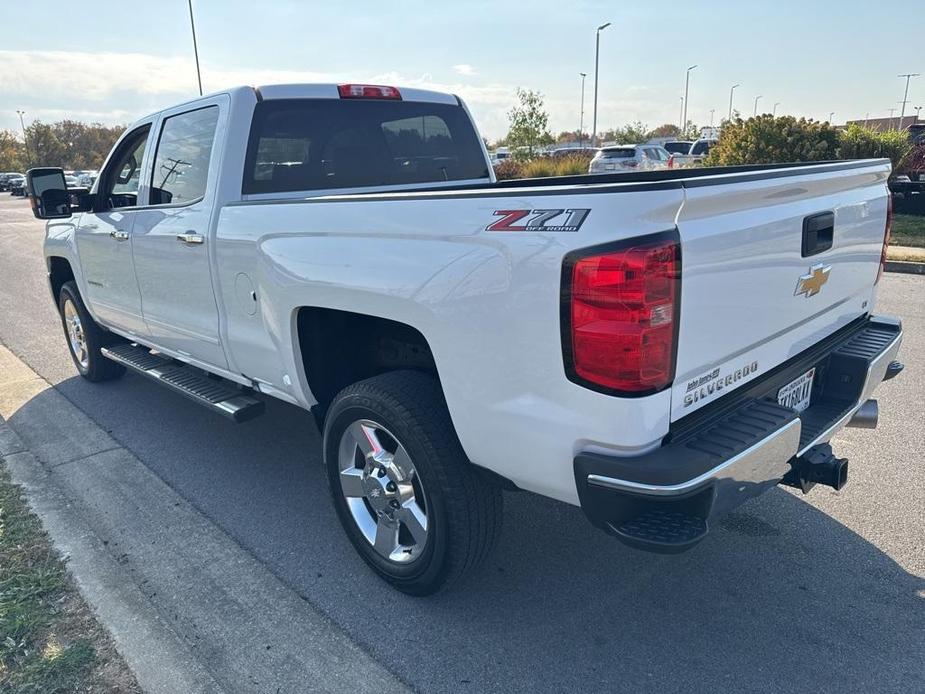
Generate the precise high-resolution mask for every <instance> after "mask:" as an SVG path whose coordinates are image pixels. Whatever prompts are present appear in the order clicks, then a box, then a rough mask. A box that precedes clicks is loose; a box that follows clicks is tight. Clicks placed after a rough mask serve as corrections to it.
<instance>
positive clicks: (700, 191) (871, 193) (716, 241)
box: [671, 164, 889, 421]
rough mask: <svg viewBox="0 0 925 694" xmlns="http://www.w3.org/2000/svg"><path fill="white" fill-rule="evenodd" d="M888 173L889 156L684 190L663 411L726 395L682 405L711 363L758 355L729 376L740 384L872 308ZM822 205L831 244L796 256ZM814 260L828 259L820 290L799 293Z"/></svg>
mask: <svg viewBox="0 0 925 694" xmlns="http://www.w3.org/2000/svg"><path fill="white" fill-rule="evenodd" d="M837 167H838V165H831V168H833V169H836V168H837ZM821 168H822V169H823V170H824V169H825V168H826V167H825V166H822V167H821ZM888 175H889V167H888V166H887V165H886V164H873V165H871V166H870V167H867V168H861V169H851V170H848V171H843V170H842V171H834V172H832V173H828V174H822V175H820V174H809V175H807V176H790V177H783V178H769V179H765V180H753V181H750V182H749V183H748V184H747V185H740V186H739V185H737V186H736V189H735V190H731V189H730V188H727V187H725V186H701V187H690V188H687V189H686V190H685V200H684V205H683V206H682V208H681V210H680V212H679V214H678V228H679V230H680V233H681V243H682V249H683V250H682V253H683V259H682V263H683V270H682V273H683V278H684V279H683V281H682V290H681V293H682V296H681V324H680V335H679V339H678V360H677V367H676V372H675V382H674V386H673V389H672V390H673V396H672V415H671V419H672V421H673V420H676V419H678V418H680V417H682V416H684V415H686V414H689V413H691V412H693V411H695V410H697V409H699V408H700V407H702V406H704V405H706V404H708V403H710V402H712V401H713V400H716V399H717V398H719V397H721V396H722V395H723V391H722V390H716V391H714V392H713V393H710V394H707V395H706V397H703V398H701V399H699V400H698V401H697V402H695V403H691V404H689V405H688V404H686V402H685V395H687V394H688V393H689V392H691V391H689V390H688V387H689V386H690V384H691V383H692V382H693V381H694V380H696V379H699V378H700V377H702V376H704V375H705V374H710V373H712V372H713V371H714V370H716V369H719V376H720V377H725V376H727V375H730V374H734V373H735V372H736V370H739V369H742V368H743V367H745V366H746V365H750V364H752V363H755V362H757V364H758V368H757V369H756V370H754V371H752V372H751V373H749V374H748V375H746V376H744V377H743V378H742V379H741V381H737V383H736V385H742V384H744V383H745V382H747V381H748V380H751V379H753V378H755V377H757V376H760V375H761V374H762V373H765V372H767V370H768V369H770V368H772V367H774V366H776V365H777V364H780V363H781V362H783V361H785V360H786V359H788V358H790V357H792V356H794V355H795V354H798V353H799V352H801V351H803V350H804V349H806V348H807V347H809V346H811V345H813V344H815V343H816V342H818V341H819V340H821V339H822V338H824V337H826V336H827V335H830V334H831V333H833V332H835V330H837V329H838V328H840V327H842V326H844V325H846V324H847V323H849V322H851V321H852V320H854V319H855V318H857V317H858V316H861V315H863V314H864V313H866V312H868V311H869V310H870V309H871V307H872V305H873V299H874V294H873V292H874V281H875V279H876V276H877V270H878V267H879V259H880V252H881V249H882V246H883V225H884V219H885V218H886V204H887V200H886V197H885V196H884V195H883V190H884V187H885V186H886V179H887V176H888ZM822 211H833V212H834V213H835V228H836V230H837V231H836V233H835V238H834V245H833V247H832V249H831V250H829V251H826V252H825V253H824V254H821V255H819V256H811V257H808V258H804V257H801V253H800V250H801V234H802V226H801V224H802V220H803V219H804V218H805V217H807V216H809V215H812V214H814V213H818V212H822ZM819 263H822V264H823V266H824V267H828V268H831V271H830V273H829V279H828V282H827V283H826V285H825V290H824V291H821V292H820V293H819V294H816V295H815V296H811V297H807V296H805V295H802V294H801V295H796V294H795V289H796V285H797V281H798V279H799V278H800V276H802V275H804V274H806V273H807V272H808V271H809V269H810V268H811V267H813V266H815V265H817V264H819ZM695 390H697V389H696V388H695Z"/></svg>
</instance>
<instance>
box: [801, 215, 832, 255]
mask: <svg viewBox="0 0 925 694" xmlns="http://www.w3.org/2000/svg"><path fill="white" fill-rule="evenodd" d="M834 236H835V215H834V214H833V213H832V212H820V213H819V214H814V215H810V216H809V217H805V218H804V219H803V247H802V253H801V255H802V256H803V257H804V258H808V257H809V256H811V255H816V254H817V253H822V252H823V251H827V250H829V249H830V248H831V247H832V242H833V240H834Z"/></svg>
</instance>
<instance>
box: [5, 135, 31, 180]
mask: <svg viewBox="0 0 925 694" xmlns="http://www.w3.org/2000/svg"><path fill="white" fill-rule="evenodd" d="M26 168H27V163H26V148H25V146H23V143H22V140H20V139H19V138H18V137H16V134H15V133H14V132H13V131H12V130H0V172H5V171H17V172H22V171H25V170H26Z"/></svg>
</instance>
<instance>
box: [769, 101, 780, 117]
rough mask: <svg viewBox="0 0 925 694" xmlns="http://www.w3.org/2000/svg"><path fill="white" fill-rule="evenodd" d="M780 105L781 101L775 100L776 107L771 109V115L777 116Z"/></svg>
mask: <svg viewBox="0 0 925 694" xmlns="http://www.w3.org/2000/svg"><path fill="white" fill-rule="evenodd" d="M778 106H780V102H779V101H775V102H774V108H773V109H772V110H771V115H772V116H774V117H775V118H777V107H778Z"/></svg>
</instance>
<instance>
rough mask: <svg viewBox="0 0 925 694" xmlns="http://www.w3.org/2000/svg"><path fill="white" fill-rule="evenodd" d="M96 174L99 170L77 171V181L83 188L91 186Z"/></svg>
mask: <svg viewBox="0 0 925 694" xmlns="http://www.w3.org/2000/svg"><path fill="white" fill-rule="evenodd" d="M98 176H99V172H97V171H79V172H78V175H77V181H78V182H79V183H80V185H81V187H83V188H92V187H93V184H94V183H96V179H97V177H98Z"/></svg>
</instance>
